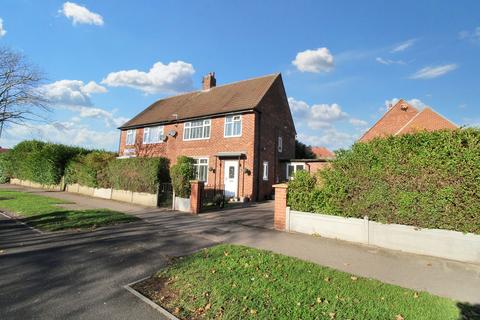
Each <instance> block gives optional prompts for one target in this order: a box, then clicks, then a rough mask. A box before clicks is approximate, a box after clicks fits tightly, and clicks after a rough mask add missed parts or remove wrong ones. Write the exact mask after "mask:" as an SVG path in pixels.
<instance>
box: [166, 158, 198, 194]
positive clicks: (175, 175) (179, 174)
mask: <svg viewBox="0 0 480 320" xmlns="http://www.w3.org/2000/svg"><path fill="white" fill-rule="evenodd" d="M193 163H194V160H193V159H192V158H189V157H186V156H180V157H178V158H177V163H176V164H175V165H173V166H172V167H171V168H170V176H171V177H172V187H173V190H174V191H175V195H176V196H178V197H182V198H188V197H190V192H191V190H190V180H193V179H195V168H194V166H193Z"/></svg>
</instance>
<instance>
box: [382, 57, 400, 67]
mask: <svg viewBox="0 0 480 320" xmlns="http://www.w3.org/2000/svg"><path fill="white" fill-rule="evenodd" d="M375 61H377V62H378V63H381V64H384V65H387V66H388V65H391V64H406V63H405V61H403V60H391V59H384V58H382V57H377V58H376V59H375Z"/></svg>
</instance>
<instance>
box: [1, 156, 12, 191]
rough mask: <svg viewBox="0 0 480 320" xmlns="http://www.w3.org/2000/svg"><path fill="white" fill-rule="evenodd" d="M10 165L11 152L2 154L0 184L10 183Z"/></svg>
mask: <svg viewBox="0 0 480 320" xmlns="http://www.w3.org/2000/svg"><path fill="white" fill-rule="evenodd" d="M9 164H10V162H9V152H8V151H7V152H4V153H0V183H7V182H9V181H10V174H9V171H10V165H9Z"/></svg>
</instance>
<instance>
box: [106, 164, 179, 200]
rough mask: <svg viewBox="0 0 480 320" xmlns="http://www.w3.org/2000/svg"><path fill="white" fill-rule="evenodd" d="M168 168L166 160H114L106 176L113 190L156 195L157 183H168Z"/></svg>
mask: <svg viewBox="0 0 480 320" xmlns="http://www.w3.org/2000/svg"><path fill="white" fill-rule="evenodd" d="M168 166H169V162H168V159H166V158H128V159H115V160H114V161H111V162H110V163H109V165H108V168H107V175H108V179H109V182H110V185H111V187H112V188H114V189H120V190H130V191H135V192H148V193H156V192H157V185H158V184H159V183H163V182H169V181H170V177H169V174H168Z"/></svg>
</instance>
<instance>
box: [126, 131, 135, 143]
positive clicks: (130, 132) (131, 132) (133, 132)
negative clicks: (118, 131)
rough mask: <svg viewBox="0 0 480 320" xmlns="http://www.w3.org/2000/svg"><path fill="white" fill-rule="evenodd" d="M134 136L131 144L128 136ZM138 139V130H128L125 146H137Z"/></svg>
mask: <svg viewBox="0 0 480 320" xmlns="http://www.w3.org/2000/svg"><path fill="white" fill-rule="evenodd" d="M130 134H131V135H132V140H133V141H131V143H129V141H128V140H129V139H128V136H129V135H130ZM136 137H137V129H128V130H127V132H126V133H125V145H126V146H134V145H135V142H136V141H135V140H136Z"/></svg>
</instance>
